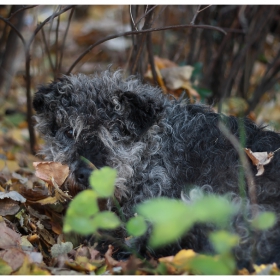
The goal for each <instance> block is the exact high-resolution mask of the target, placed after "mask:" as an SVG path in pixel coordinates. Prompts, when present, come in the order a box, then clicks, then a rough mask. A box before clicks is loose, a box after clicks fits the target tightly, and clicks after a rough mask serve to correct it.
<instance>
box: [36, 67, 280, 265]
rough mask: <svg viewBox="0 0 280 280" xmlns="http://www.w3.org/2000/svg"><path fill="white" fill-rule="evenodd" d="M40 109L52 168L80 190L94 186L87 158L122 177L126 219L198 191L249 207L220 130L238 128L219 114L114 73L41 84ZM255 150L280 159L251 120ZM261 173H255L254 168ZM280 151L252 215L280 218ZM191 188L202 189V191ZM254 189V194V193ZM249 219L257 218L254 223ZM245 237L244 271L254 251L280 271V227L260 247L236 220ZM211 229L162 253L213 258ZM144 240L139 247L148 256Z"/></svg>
mask: <svg viewBox="0 0 280 280" xmlns="http://www.w3.org/2000/svg"><path fill="white" fill-rule="evenodd" d="M33 105H34V108H35V110H36V112H37V115H36V120H37V129H38V131H39V132H40V133H41V135H42V136H43V138H44V139H45V143H46V144H45V146H44V148H43V150H42V151H41V153H42V154H43V155H45V158H46V160H52V161H59V162H62V163H65V164H68V165H69V166H70V170H71V171H72V174H71V178H72V186H73V182H75V184H74V185H75V186H76V188H77V190H81V189H84V188H86V187H87V186H88V175H89V173H90V172H89V170H88V169H87V168H86V167H85V165H84V163H83V162H82V161H81V159H80V156H83V157H86V158H87V159H88V160H90V161H91V162H92V163H93V164H95V166H97V167H102V166H105V165H106V166H110V167H113V168H115V169H116V170H117V171H118V178H117V182H116V192H115V196H116V198H117V199H118V200H119V202H120V205H121V211H122V212H123V215H124V216H125V217H127V218H129V217H132V216H133V215H134V207H135V205H136V204H138V203H141V202H143V201H144V200H147V199H149V198H152V197H159V196H166V197H172V198H181V196H182V192H183V193H184V195H183V198H184V199H185V200H186V199H188V200H191V199H192V192H193V191H194V190H203V191H206V192H210V193H215V194H226V193H230V194H231V200H232V201H234V202H235V203H236V204H238V203H239V204H240V205H241V203H240V201H241V199H240V196H239V187H238V174H239V171H240V161H239V157H238V153H237V151H236V150H235V149H234V147H233V146H232V144H231V143H230V142H229V141H228V139H227V138H226V137H225V136H224V135H223V134H222V133H221V131H220V129H219V128H218V123H219V121H223V123H225V124H226V126H227V127H228V129H229V130H230V132H231V133H232V134H233V135H235V136H236V137H239V121H238V119H236V118H235V117H227V116H224V115H220V114H217V113H215V112H213V110H212V109H211V108H210V107H207V106H203V105H190V104H187V103H186V102H185V100H179V101H177V100H175V99H171V98H169V97H168V96H165V95H163V94H162V92H161V90H160V89H159V88H156V87H152V86H150V85H146V84H142V83H141V82H140V81H139V80H138V79H136V78H134V77H129V78H127V79H125V80H124V79H123V77H122V74H121V72H120V71H117V72H114V73H112V72H110V71H105V72H104V73H102V74H101V75H99V76H97V75H95V76H92V77H88V76H85V75H82V74H79V75H77V76H74V75H72V76H65V77H63V78H62V79H60V80H59V81H57V82H53V83H51V84H49V85H47V86H41V87H40V88H39V91H38V92H37V93H36V95H35V98H34V102H33ZM244 126H245V132H246V147H247V148H250V149H251V150H252V151H253V152H262V151H267V152H270V151H275V150H276V149H278V148H279V147H280V136H279V134H277V133H275V132H272V131H268V130H265V129H264V128H260V127H258V126H257V125H256V124H254V123H253V122H251V121H250V120H248V119H245V120H244ZM252 170H253V172H254V173H256V168H255V166H252ZM279 175H280V153H275V156H274V158H273V160H272V161H271V163H270V164H268V165H266V166H265V172H264V174H263V175H262V176H258V177H255V183H256V193H257V203H258V204H257V205H251V203H250V201H249V199H247V206H246V207H247V209H248V210H250V209H252V208H253V207H257V208H258V209H260V210H261V211H262V210H272V211H275V212H276V213H277V214H279V213H280V203H278V199H279V197H280V176H279ZM189 186H195V189H194V190H193V189H192V188H193V187H192V188H191V187H189ZM246 190H247V187H246ZM248 218H250V217H248ZM229 223H231V224H232V225H234V228H235V230H236V232H238V234H239V235H240V244H239V245H238V246H237V247H236V249H235V254H236V258H237V260H238V261H239V263H240V264H241V266H242V265H246V263H248V262H249V260H250V258H251V253H252V250H253V248H255V253H256V260H257V262H260V263H271V262H276V263H277V264H278V265H279V264H280V253H279V250H278V249H279V246H280V235H279V229H280V226H279V222H277V224H276V226H275V227H274V228H273V229H272V230H270V231H265V232H263V233H262V234H259V235H258V239H257V241H256V240H255V241H254V242H256V244H252V240H254V239H252V238H251V234H250V232H249V230H248V229H247V228H246V223H245V222H244V219H243V218H240V217H236V218H235V220H233V221H229ZM210 230H211V226H206V225H205V226H204V225H202V226H199V225H198V226H196V227H195V228H194V229H193V230H192V231H191V232H189V233H188V234H187V235H186V236H185V237H184V238H182V240H180V242H179V241H178V242H177V243H176V244H173V245H172V246H169V248H168V249H167V250H162V251H160V253H162V254H163V255H164V254H166V255H167V254H168V255H170V254H174V253H176V251H178V250H180V249H181V248H192V249H194V250H196V251H202V252H211V250H212V248H211V245H210V244H209V241H208V238H207V235H208V231H210ZM144 243H145V242H143V240H142V239H140V241H139V243H137V244H138V246H139V248H138V249H139V250H141V248H143V246H142V247H141V245H143V244H144Z"/></svg>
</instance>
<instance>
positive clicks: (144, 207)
mask: <svg viewBox="0 0 280 280" xmlns="http://www.w3.org/2000/svg"><path fill="white" fill-rule="evenodd" d="M136 212H137V213H138V214H140V215H142V216H144V217H145V218H146V219H148V220H149V221H151V222H153V223H165V222H167V221H172V220H174V218H176V217H177V218H184V217H185V215H186V214H188V213H189V212H188V207H187V205H186V204H185V203H184V202H182V201H180V200H176V199H170V198H165V197H160V198H154V199H150V200H147V201H145V202H144V203H141V204H139V205H138V206H137V207H136Z"/></svg>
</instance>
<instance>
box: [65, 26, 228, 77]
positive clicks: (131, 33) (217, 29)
mask: <svg viewBox="0 0 280 280" xmlns="http://www.w3.org/2000/svg"><path fill="white" fill-rule="evenodd" d="M180 28H198V29H199V28H202V29H210V30H215V31H219V32H222V33H224V34H225V35H226V34H227V33H226V32H225V31H224V30H223V29H222V28H220V27H215V26H211V25H203V24H201V25H191V24H182V25H171V26H165V27H160V28H151V29H145V30H140V31H127V32H122V33H117V34H113V35H109V36H107V37H105V38H102V39H100V40H98V41H97V42H96V43H94V44H92V45H90V46H89V47H88V48H87V49H86V50H85V51H84V52H83V53H82V54H81V55H80V56H79V57H78V58H77V59H76V60H75V61H74V63H73V64H72V65H71V66H70V67H69V69H68V71H67V73H66V74H68V75H69V74H70V73H71V71H72V70H73V68H74V67H75V66H76V65H77V63H78V62H79V61H80V60H81V59H82V58H83V57H84V56H85V55H86V54H88V53H89V52H90V51H91V50H92V49H93V48H94V47H96V46H98V45H100V44H102V43H104V42H106V41H109V40H112V39H115V38H118V37H122V36H129V35H134V34H141V33H149V32H157V31H162V30H168V29H180Z"/></svg>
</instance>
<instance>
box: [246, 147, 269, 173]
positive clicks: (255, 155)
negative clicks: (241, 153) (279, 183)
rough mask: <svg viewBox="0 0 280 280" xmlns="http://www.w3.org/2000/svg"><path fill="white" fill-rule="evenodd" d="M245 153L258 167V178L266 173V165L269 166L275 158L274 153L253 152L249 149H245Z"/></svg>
mask: <svg viewBox="0 0 280 280" xmlns="http://www.w3.org/2000/svg"><path fill="white" fill-rule="evenodd" d="M245 152H246V154H247V156H248V157H249V158H250V159H251V161H252V163H253V164H254V165H256V166H257V170H258V173H257V174H256V176H260V175H262V174H263V173H264V165H267V164H269V163H270V161H271V160H272V158H273V156H274V152H270V153H267V152H252V151H251V149H248V148H245Z"/></svg>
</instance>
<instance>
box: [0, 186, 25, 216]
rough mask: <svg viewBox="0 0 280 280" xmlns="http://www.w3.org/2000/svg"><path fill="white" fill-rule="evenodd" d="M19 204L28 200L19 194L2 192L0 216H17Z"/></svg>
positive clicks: (0, 196) (0, 195) (0, 194)
mask: <svg viewBox="0 0 280 280" xmlns="http://www.w3.org/2000/svg"><path fill="white" fill-rule="evenodd" d="M19 202H21V203H24V202H26V199H25V198H24V197H23V196H22V195H21V194H19V193H18V192H16V191H10V192H0V215H2V216H7V215H15V214H16V213H17V212H18V211H19V209H20V206H19Z"/></svg>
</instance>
